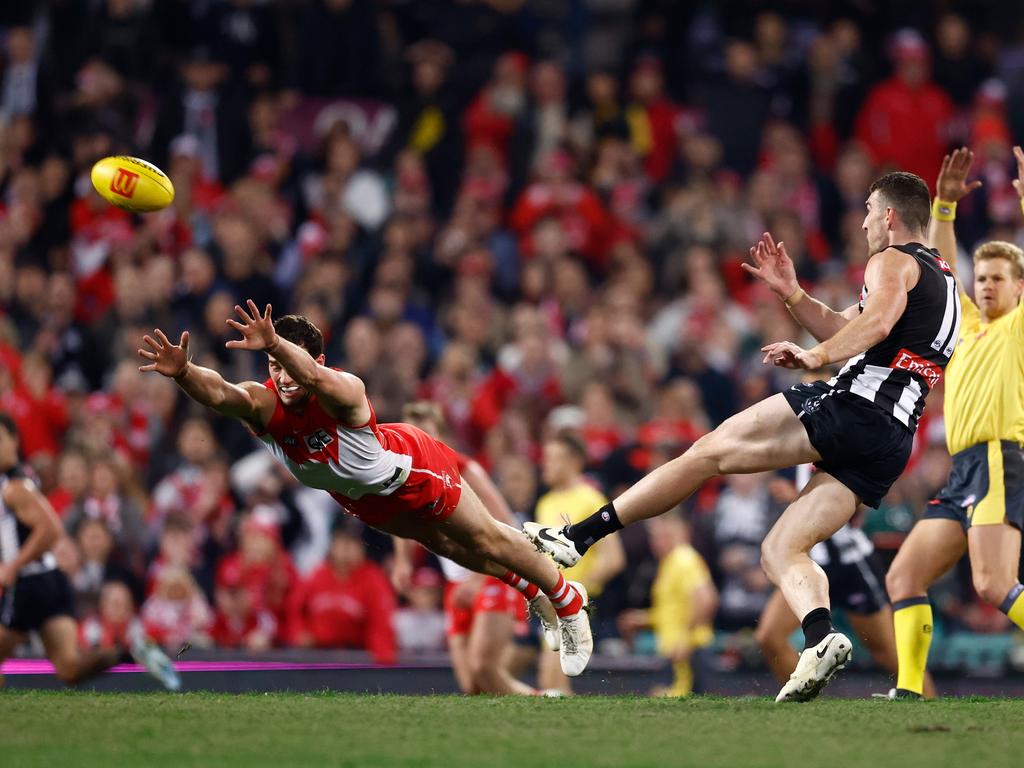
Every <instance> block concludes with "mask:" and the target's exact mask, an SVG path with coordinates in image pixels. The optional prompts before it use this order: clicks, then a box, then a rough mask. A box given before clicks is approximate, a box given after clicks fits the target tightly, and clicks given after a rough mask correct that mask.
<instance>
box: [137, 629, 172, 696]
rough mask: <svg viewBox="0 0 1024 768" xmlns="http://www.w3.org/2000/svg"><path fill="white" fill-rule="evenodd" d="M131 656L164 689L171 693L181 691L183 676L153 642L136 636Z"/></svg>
mask: <svg viewBox="0 0 1024 768" xmlns="http://www.w3.org/2000/svg"><path fill="white" fill-rule="evenodd" d="M131 654H132V658H133V659H135V661H136V662H137V663H139V664H141V665H142V666H143V667H145V668H146V671H147V672H149V674H151V675H152V676H153V677H155V678H156V679H157V680H159V681H160V683H161V684H162V685H163V686H164V688H166V689H167V690H169V691H178V690H181V675H179V674H178V670H176V669H175V668H174V662H173V661H171V660H170V658H168V656H167V654H166V653H164V652H163V651H162V650H161V649H160V646H158V645H157V644H156V643H154V642H153V641H152V640H149V639H147V638H144V637H142V636H141V635H136V636H135V637H134V638H132V647H131Z"/></svg>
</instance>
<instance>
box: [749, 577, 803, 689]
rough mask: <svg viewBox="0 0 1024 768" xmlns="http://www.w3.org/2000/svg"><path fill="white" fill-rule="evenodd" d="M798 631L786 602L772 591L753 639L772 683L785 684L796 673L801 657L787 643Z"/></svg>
mask: <svg viewBox="0 0 1024 768" xmlns="http://www.w3.org/2000/svg"><path fill="white" fill-rule="evenodd" d="M799 628H800V620H799V619H798V618H797V617H796V616H794V615H793V611H791V610H790V609H789V606H788V605H787V604H786V598H785V597H783V595H782V593H781V592H780V591H779V590H775V591H774V592H773V593H772V596H771V597H770V598H768V602H767V604H766V605H765V607H764V610H763V611H761V618H759V619H758V620H757V630H756V631H755V632H754V639H756V640H757V644H758V646H760V648H761V655H762V656H764V661H765V663H766V664H767V665H768V668H769V669H770V670H771V671H772V674H773V675H774V676H775V679H776V680H778V681H779V682H780V683H784V682H786V681H787V680H788V679H789V676H790V674H792V672H793V670H794V669H796V663H797V660H798V659H799V658H800V655H799V654H798V653H797V652H796V650H795V649H794V648H793V646H792V645H790V643H789V637H790V635H792V634H793V632H794V631H795V630H797V629H799Z"/></svg>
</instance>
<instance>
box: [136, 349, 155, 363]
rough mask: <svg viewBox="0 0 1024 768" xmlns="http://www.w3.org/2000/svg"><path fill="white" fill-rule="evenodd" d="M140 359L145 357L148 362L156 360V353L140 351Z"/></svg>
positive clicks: (146, 350)
mask: <svg viewBox="0 0 1024 768" xmlns="http://www.w3.org/2000/svg"><path fill="white" fill-rule="evenodd" d="M139 357H144V358H146V359H147V360H156V353H154V352H150V351H149V350H148V349H140V350H139Z"/></svg>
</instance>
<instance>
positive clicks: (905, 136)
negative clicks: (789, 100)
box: [855, 29, 954, 179]
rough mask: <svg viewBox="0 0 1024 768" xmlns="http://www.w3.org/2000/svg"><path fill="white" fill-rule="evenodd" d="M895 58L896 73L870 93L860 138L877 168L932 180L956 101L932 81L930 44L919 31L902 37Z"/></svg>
mask: <svg viewBox="0 0 1024 768" xmlns="http://www.w3.org/2000/svg"><path fill="white" fill-rule="evenodd" d="M891 54H892V59H893V64H894V66H895V73H894V74H893V75H892V77H890V78H889V79H887V80H884V81H882V82H881V83H879V84H878V85H876V86H875V87H874V88H872V89H871V91H870V93H868V97H867V99H866V101H865V102H864V106H863V107H861V111H860V114H859V115H858V116H857V124H856V128H855V132H856V137H857V139H858V140H860V141H861V142H862V143H863V144H864V146H865V147H866V148H867V150H868V152H869V153H870V154H871V156H872V159H873V160H874V162H875V164H876V165H879V166H882V167H886V168H887V167H891V168H895V169H898V170H901V171H909V172H910V173H916V174H917V175H918V176H921V177H922V178H925V179H931V178H932V177H934V175H935V169H936V168H938V167H939V166H940V165H942V157H943V155H944V154H945V151H946V146H947V144H948V143H949V130H950V120H951V119H952V118H953V111H954V108H953V102H952V100H951V99H950V98H949V95H948V94H947V93H946V92H945V91H944V90H942V88H940V87H939V86H938V85H936V84H935V83H934V82H932V80H931V57H930V54H929V51H928V44H927V43H926V42H925V41H924V38H922V37H921V35H920V34H919V33H918V32H917V31H915V30H913V29H904V30H901V31H900V32H898V33H897V34H896V36H895V38H894V40H893V43H892V48H891Z"/></svg>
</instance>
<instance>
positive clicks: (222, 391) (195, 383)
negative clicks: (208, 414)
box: [139, 328, 276, 431]
mask: <svg viewBox="0 0 1024 768" xmlns="http://www.w3.org/2000/svg"><path fill="white" fill-rule="evenodd" d="M142 341H143V342H144V343H145V344H146V345H147V346H148V347H149V349H140V350H139V357H141V358H143V359H144V360H148V361H149V363H147V364H145V365H140V366H139V370H140V371H142V372H144V373H145V372H148V371H155V372H156V373H159V374H161V375H163V376H166V377H167V378H169V379H173V380H174V383H175V384H177V385H178V386H179V387H181V389H182V390H183V391H184V392H185V394H186V395H188V396H189V397H191V398H192V399H193V400H195V401H196V402H197V403H199V404H201V405H205V406H206V407H207V408H212V409H213V410H215V411H217V413H222V414H224V415H225V416H230V417H232V418H235V419H240V420H241V421H244V422H245V423H246V424H248V425H249V426H250V427H252V428H253V429H255V430H257V431H262V430H263V429H265V428H266V426H267V424H268V422H269V421H270V417H271V416H272V415H273V414H274V406H275V405H276V402H275V398H274V394H273V393H272V392H271V391H270V390H268V389H267V388H266V387H264V386H263V385H262V384H260V383H259V382H255V381H244V382H241V383H240V384H232V383H231V382H229V381H226V380H225V379H224V377H223V376H221V375H220V374H219V373H217V371H214V370H212V369H210V368H204V367H203V366H201V365H197V364H196V363H194V362H192V361H191V360H189V356H188V342H189V335H188V331H184V332H182V334H181V339H180V340H179V342H178V343H177V344H174V343H172V342H171V340H170V339H168V338H167V336H166V335H165V334H164V332H163V331H162V330H160V329H159V328H156V329H154V331H153V335H152V336H150V335H149V334H146V335H145V336H143V337H142Z"/></svg>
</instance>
